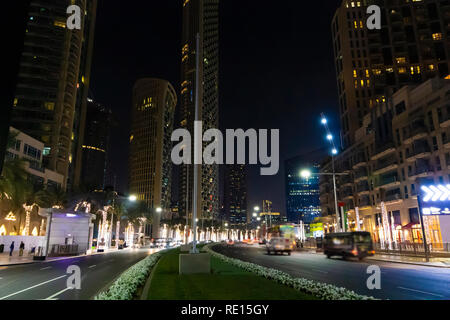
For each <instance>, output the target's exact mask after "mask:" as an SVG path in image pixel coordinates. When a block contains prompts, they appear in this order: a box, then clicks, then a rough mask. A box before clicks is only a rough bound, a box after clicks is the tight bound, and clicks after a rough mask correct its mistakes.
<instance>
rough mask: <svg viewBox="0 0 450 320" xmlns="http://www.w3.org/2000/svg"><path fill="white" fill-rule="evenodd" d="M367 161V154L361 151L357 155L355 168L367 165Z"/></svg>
mask: <svg viewBox="0 0 450 320" xmlns="http://www.w3.org/2000/svg"><path fill="white" fill-rule="evenodd" d="M366 163H367V160H366V155H365V154H364V152H360V153H358V154H357V155H356V157H355V163H354V165H353V170H355V169H358V168H359V167H361V166H363V165H365V164H366Z"/></svg>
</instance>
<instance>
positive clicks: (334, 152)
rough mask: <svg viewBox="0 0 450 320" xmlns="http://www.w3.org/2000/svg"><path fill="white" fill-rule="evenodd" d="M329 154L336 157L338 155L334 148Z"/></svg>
mask: <svg viewBox="0 0 450 320" xmlns="http://www.w3.org/2000/svg"><path fill="white" fill-rule="evenodd" d="M331 154H332V155H333V156H335V155H337V154H338V151H337V149H336V148H333V150H331Z"/></svg>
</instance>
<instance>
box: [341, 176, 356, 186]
mask: <svg viewBox="0 0 450 320" xmlns="http://www.w3.org/2000/svg"><path fill="white" fill-rule="evenodd" d="M339 184H340V185H341V186H349V185H350V186H351V185H353V180H352V179H351V177H350V176H342V177H341V179H340V181H339Z"/></svg>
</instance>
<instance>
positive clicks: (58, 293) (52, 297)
mask: <svg viewBox="0 0 450 320" xmlns="http://www.w3.org/2000/svg"><path fill="white" fill-rule="evenodd" d="M68 290H72V288H65V289H64V290H61V291H59V292H57V293H55V294H54V295H52V296H50V297H48V298H46V299H44V300H58V299H55V297H57V296H59V295H60V294H62V293H64V292H66V291H68Z"/></svg>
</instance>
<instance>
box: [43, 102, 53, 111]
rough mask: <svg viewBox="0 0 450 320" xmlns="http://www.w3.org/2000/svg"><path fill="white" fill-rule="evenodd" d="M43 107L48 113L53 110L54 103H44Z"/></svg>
mask: <svg viewBox="0 0 450 320" xmlns="http://www.w3.org/2000/svg"><path fill="white" fill-rule="evenodd" d="M44 107H45V109H46V110H48V111H53V110H55V103H54V102H45V103H44Z"/></svg>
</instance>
